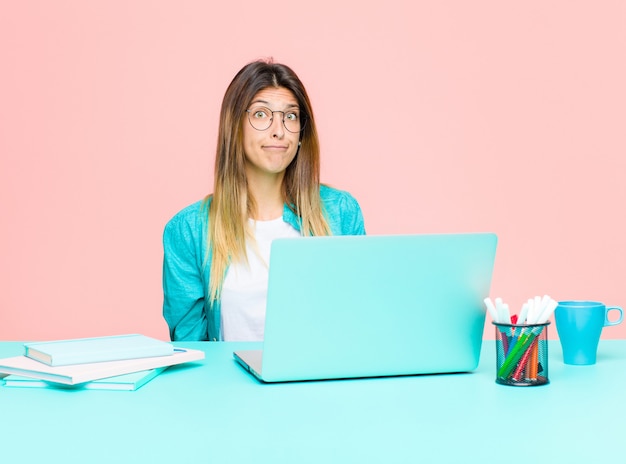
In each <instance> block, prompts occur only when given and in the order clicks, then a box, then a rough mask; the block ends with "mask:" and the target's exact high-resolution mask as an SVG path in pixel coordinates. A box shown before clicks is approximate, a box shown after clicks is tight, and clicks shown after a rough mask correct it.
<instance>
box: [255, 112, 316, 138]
mask: <svg viewBox="0 0 626 464" xmlns="http://www.w3.org/2000/svg"><path fill="white" fill-rule="evenodd" d="M246 113H248V121H250V125H251V126H252V127H254V128H255V129H256V130H258V131H264V130H267V129H269V128H270V126H271V125H272V121H273V120H274V113H282V114H283V117H282V120H283V125H284V126H285V129H287V130H288V131H289V132H292V133H297V132H301V131H302V129H304V123H305V121H306V120H305V119H302V118H300V111H299V110H298V109H292V110H287V111H272V110H270V109H269V108H267V107H265V106H255V107H253V108H250V109H249V110H246Z"/></svg>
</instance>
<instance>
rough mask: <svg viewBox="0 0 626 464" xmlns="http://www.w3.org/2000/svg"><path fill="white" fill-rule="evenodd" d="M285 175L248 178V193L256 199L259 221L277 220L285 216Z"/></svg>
mask: <svg viewBox="0 0 626 464" xmlns="http://www.w3.org/2000/svg"><path fill="white" fill-rule="evenodd" d="M283 177H284V176H283V175H274V176H248V191H249V193H250V194H251V195H252V197H253V198H254V203H255V205H256V211H255V212H254V213H253V214H254V217H252V219H256V220H258V221H269V220H272V219H277V218H279V217H281V216H282V214H283Z"/></svg>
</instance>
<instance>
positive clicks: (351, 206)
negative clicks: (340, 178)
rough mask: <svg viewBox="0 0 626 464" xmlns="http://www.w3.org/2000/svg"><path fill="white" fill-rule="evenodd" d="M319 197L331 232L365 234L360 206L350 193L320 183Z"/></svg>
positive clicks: (336, 233) (337, 233)
mask: <svg viewBox="0 0 626 464" xmlns="http://www.w3.org/2000/svg"><path fill="white" fill-rule="evenodd" d="M320 198H321V200H322V204H323V205H324V211H325V213H326V219H327V220H328V223H329V225H330V228H331V230H332V232H333V234H335V235H361V234H365V225H364V223H363V213H362V212H361V206H360V205H359V203H358V201H357V200H356V198H354V197H353V196H352V194H351V193H349V192H347V191H345V190H339V189H337V188H334V187H330V186H328V185H320Z"/></svg>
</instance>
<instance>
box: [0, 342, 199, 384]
mask: <svg viewBox="0 0 626 464" xmlns="http://www.w3.org/2000/svg"><path fill="white" fill-rule="evenodd" d="M200 359H204V351H200V350H192V349H183V348H175V349H174V354H172V355H169V356H156V357H151V358H137V359H124V360H121V361H106V362H96V363H85V364H71V365H67V366H48V365H47V364H43V363H41V362H39V361H35V360H34V359H30V358H28V357H26V356H14V357H12V358H4V359H0V373H5V374H17V375H21V376H24V377H30V378H35V379H41V380H48V381H51V382H58V383H62V384H66V385H76V384H79V383H84V382H90V381H92V380H98V379H104V378H107V377H113V376H116V375H122V374H129V373H131V372H138V371H145V370H148V369H156V368H158V367H165V366H173V365H175V364H182V363H186V362H190V361H198V360H200Z"/></svg>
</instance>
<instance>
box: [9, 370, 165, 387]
mask: <svg viewBox="0 0 626 464" xmlns="http://www.w3.org/2000/svg"><path fill="white" fill-rule="evenodd" d="M165 369H167V367H158V368H156V369H149V370H147V371H139V372H131V373H130V374H122V375H116V376H114V377H107V378H105V379H99V380H92V381H90V382H84V383H79V384H76V385H67V384H64V383H57V382H51V381H49V380H41V379H34V378H32V377H24V376H21V375H16V374H9V375H7V376H6V377H5V378H4V386H5V387H18V388H47V389H63V390H125V391H135V390H137V389H139V388H141V387H142V386H143V385H145V384H146V383H148V382H150V380H152V379H153V378H155V377H156V376H157V375H159V374H160V373H161V372H163V371H164V370H165ZM0 382H1V381H0Z"/></svg>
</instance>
